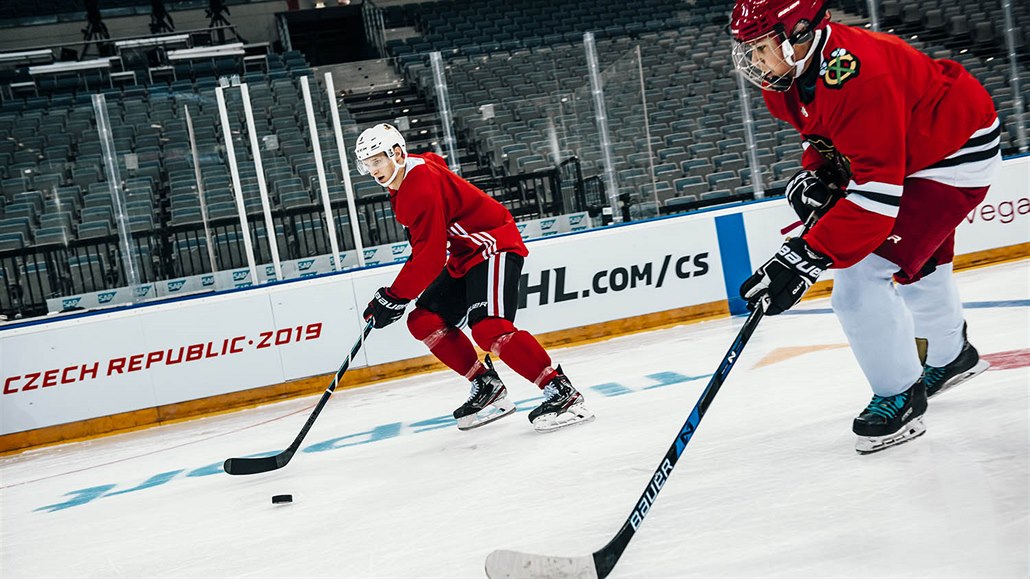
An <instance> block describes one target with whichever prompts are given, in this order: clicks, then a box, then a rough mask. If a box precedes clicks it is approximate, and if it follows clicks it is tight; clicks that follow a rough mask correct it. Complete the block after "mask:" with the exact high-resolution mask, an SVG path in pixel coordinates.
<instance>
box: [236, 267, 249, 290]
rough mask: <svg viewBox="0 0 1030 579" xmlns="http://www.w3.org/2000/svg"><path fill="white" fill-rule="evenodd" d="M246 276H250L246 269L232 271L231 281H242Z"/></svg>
mask: <svg viewBox="0 0 1030 579" xmlns="http://www.w3.org/2000/svg"><path fill="white" fill-rule="evenodd" d="M248 277H250V272H249V271H247V270H243V271H234V272H232V280H233V281H243V280H245V279H247V278H248ZM236 287H240V286H238V285H237V286H236Z"/></svg>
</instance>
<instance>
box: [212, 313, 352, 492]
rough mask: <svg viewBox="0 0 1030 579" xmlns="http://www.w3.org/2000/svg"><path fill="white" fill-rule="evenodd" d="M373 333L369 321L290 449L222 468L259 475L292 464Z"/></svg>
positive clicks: (236, 460)
mask: <svg viewBox="0 0 1030 579" xmlns="http://www.w3.org/2000/svg"><path fill="white" fill-rule="evenodd" d="M371 331H372V322H371V321H369V322H368V323H367V324H365V329H364V331H362V334H361V337H360V338H358V341H357V342H355V343H354V347H353V348H351V350H350V355H348V356H347V359H346V360H344V361H343V365H342V366H340V369H339V370H337V371H336V376H333V381H332V382H331V383H330V384H329V387H328V388H326V389H325V393H324V394H322V398H321V399H320V400H319V401H318V404H316V405H315V410H314V411H312V412H311V416H308V421H307V422H305V423H304V428H301V429H300V433H299V434H297V438H295V439H293V443H292V444H290V446H289V448H287V449H286V450H284V451H282V452H280V453H279V454H276V455H274V456H263V457H260V458H227V459H225V464H223V465H222V468H224V469H225V472H227V473H229V474H257V473H259V472H268V471H272V470H275V469H278V468H282V467H284V466H286V463H288V462H290V459H292V458H293V455H294V454H296V452H297V449H298V448H300V443H301V442H302V441H303V440H304V437H305V436H307V434H308V431H309V430H311V425H312V424H314V423H315V419H316V418H318V415H319V413H321V412H322V408H324V407H325V403H326V402H328V401H329V397H330V396H332V395H333V391H335V390H336V385H337V384H339V383H340V378H342V377H343V374H344V372H346V371H347V368H348V367H350V363H351V360H353V359H354V356H356V355H357V354H358V350H360V349H361V345H362V344H364V343H365V338H367V337H368V334H369V333H370V332H371Z"/></svg>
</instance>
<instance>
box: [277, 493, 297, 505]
mask: <svg viewBox="0 0 1030 579" xmlns="http://www.w3.org/2000/svg"><path fill="white" fill-rule="evenodd" d="M292 502H293V495H272V504H273V505H278V504H281V503H292Z"/></svg>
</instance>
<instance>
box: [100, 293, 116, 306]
mask: <svg viewBox="0 0 1030 579" xmlns="http://www.w3.org/2000/svg"><path fill="white" fill-rule="evenodd" d="M116 295H118V292H100V293H98V294H97V301H98V302H100V303H102V304H106V303H109V302H110V301H111V300H113V299H114V296H116Z"/></svg>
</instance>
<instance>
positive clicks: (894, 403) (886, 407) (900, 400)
mask: <svg viewBox="0 0 1030 579" xmlns="http://www.w3.org/2000/svg"><path fill="white" fill-rule="evenodd" d="M906 402H908V392H902V393H901V394H895V395H894V396H877V395H875V394H874V395H873V399H872V401H870V402H869V406H866V408H865V411H866V412H869V413H870V414H875V415H877V416H882V417H884V418H886V419H888V420H890V419H893V418H894V417H895V416H897V415H898V411H899V410H901V409H902V408H904V407H905V403H906Z"/></svg>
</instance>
